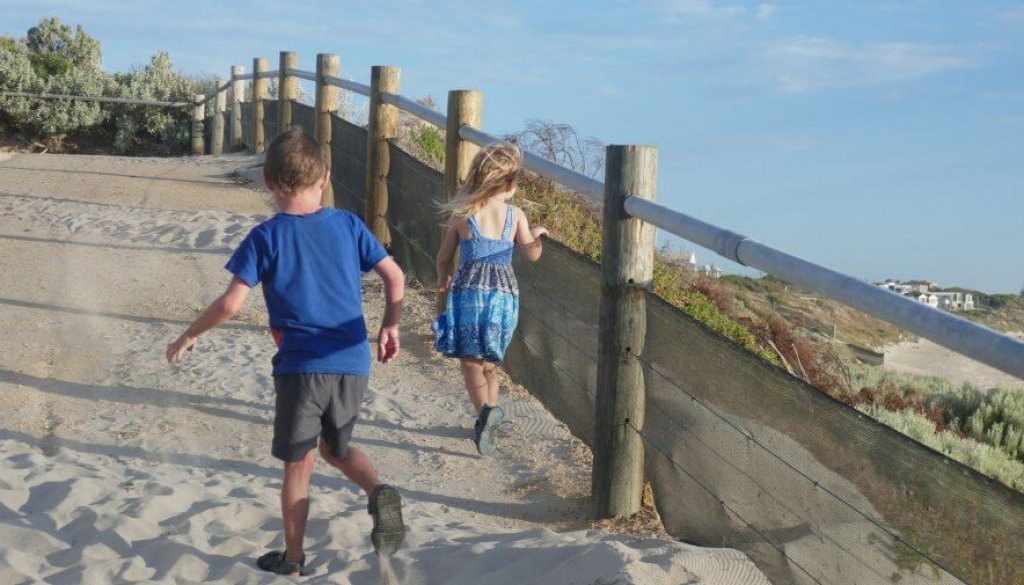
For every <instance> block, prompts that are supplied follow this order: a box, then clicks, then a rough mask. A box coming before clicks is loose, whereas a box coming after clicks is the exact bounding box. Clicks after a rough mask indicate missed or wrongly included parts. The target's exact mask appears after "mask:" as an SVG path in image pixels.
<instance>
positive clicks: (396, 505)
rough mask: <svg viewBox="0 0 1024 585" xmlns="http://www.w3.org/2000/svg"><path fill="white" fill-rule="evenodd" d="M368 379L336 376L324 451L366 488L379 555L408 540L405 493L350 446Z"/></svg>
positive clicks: (326, 420)
mask: <svg viewBox="0 0 1024 585" xmlns="http://www.w3.org/2000/svg"><path fill="white" fill-rule="evenodd" d="M367 382H368V379H367V377H366V376H353V375H339V376H336V381H335V384H334V393H333V395H332V396H331V403H330V407H329V408H328V409H327V412H325V413H324V417H323V433H322V434H321V436H320V438H321V441H320V454H321V455H322V456H323V458H324V459H326V460H327V462H328V463H330V464H331V465H333V466H334V467H337V468H338V469H339V470H340V471H341V472H342V473H344V474H345V475H346V476H347V477H348V478H349V479H351V480H352V481H353V482H355V483H356V484H357V485H359V487H361V488H362V489H363V490H364V491H366V495H367V496H368V499H369V505H368V506H367V510H368V511H369V512H370V514H371V515H372V516H373V530H372V531H371V532H370V540H371V541H372V542H373V548H374V550H375V551H377V554H380V555H390V554H392V553H394V552H395V551H396V550H398V548H399V547H401V546H402V542H403V541H404V540H405V525H404V524H403V522H402V499H401V496H399V494H398V490H397V489H395V488H394V487H393V486H389V485H384V484H381V483H380V479H379V478H378V477H377V471H376V470H374V468H373V464H372V463H371V462H370V458H369V457H367V456H366V454H365V453H363V452H362V451H361V450H359V449H357V448H355V447H353V446H351V445H349V440H350V439H351V438H352V430H353V428H354V427H355V424H356V420H357V419H358V418H359V406H360V404H362V402H363V396H364V394H365V392H366V386H367Z"/></svg>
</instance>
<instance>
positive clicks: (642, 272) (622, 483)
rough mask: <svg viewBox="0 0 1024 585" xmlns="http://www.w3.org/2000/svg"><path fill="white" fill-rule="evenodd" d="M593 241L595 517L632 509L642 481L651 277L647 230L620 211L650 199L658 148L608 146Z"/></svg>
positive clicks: (651, 255)
mask: <svg viewBox="0 0 1024 585" xmlns="http://www.w3.org/2000/svg"><path fill="white" fill-rule="evenodd" d="M606 160H607V167H606V170H605V183H604V185H605V187H604V224H603V228H602V229H603V233H602V241H601V312H600V321H599V339H598V366H597V412H596V417H595V431H596V437H595V440H594V468H593V477H592V480H593V484H592V494H593V497H594V506H595V513H596V515H597V517H598V518H612V517H615V516H627V515H630V514H633V513H635V512H637V511H638V510H640V505H641V499H642V495H643V482H644V444H643V440H642V439H641V437H640V435H639V434H638V431H637V429H643V428H644V414H645V407H646V404H645V402H646V401H645V389H644V371H643V365H642V364H641V363H640V360H639V357H638V356H641V355H643V350H644V339H645V337H646V335H647V305H646V300H645V298H644V294H645V293H644V291H645V290H646V289H647V287H648V286H649V284H650V281H651V279H652V278H653V276H654V238H655V231H656V230H655V228H654V226H653V225H650V224H648V223H646V222H643V221H641V220H639V219H633V218H630V217H629V216H627V215H626V212H625V210H624V209H623V207H622V204H623V201H624V200H625V198H626V197H628V196H630V195H632V196H636V197H641V198H644V199H651V200H653V199H654V198H655V193H656V184H657V166H658V150H657V149H656V148H654V147H651V146H632V145H631V146H609V147H608V148H607V151H606Z"/></svg>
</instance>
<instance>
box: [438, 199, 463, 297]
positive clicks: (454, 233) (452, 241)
mask: <svg viewBox="0 0 1024 585" xmlns="http://www.w3.org/2000/svg"><path fill="white" fill-rule="evenodd" d="M456 221H457V220H456V219H455V216H454V215H453V216H452V217H451V218H450V219H449V220H448V228H447V229H446V230H445V232H444V240H443V241H442V242H441V249H440V250H438V252H437V290H438V292H448V287H449V286H451V282H452V259H453V258H455V248H456V246H458V244H459V230H458V228H457V227H456Z"/></svg>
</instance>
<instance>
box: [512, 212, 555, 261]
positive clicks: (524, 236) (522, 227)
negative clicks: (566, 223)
mask: <svg viewBox="0 0 1024 585" xmlns="http://www.w3.org/2000/svg"><path fill="white" fill-rule="evenodd" d="M546 235H548V229H547V228H543V227H535V228H533V229H530V222H529V221H528V220H527V219H526V214H525V213H523V212H522V210H519V209H517V210H516V234H515V239H516V244H517V245H518V246H519V251H520V252H522V254H523V257H525V258H526V259H527V260H529V261H530V262H536V261H537V260H540V254H541V252H543V251H544V248H543V244H542V243H541V241H540V238H541V236H546Z"/></svg>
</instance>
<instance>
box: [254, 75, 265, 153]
mask: <svg viewBox="0 0 1024 585" xmlns="http://www.w3.org/2000/svg"><path fill="white" fill-rule="evenodd" d="M267 71H269V70H268V69H267V60H266V58H265V57H256V58H255V59H253V60H252V152H253V154H262V153H263V151H265V150H266V149H267V144H266V141H267V138H266V132H265V131H264V128H263V100H265V99H267V79H266V78H265V77H260V76H261V75H262V74H264V73H266V72H267Z"/></svg>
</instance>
